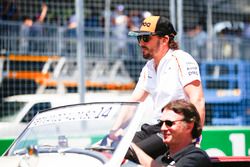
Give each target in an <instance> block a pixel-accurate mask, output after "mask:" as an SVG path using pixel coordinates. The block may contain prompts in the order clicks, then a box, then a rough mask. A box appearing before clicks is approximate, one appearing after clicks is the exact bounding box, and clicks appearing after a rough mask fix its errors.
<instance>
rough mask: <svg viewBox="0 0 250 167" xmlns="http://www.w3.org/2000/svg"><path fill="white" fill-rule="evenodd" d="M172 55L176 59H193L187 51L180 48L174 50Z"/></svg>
mask: <svg viewBox="0 0 250 167" xmlns="http://www.w3.org/2000/svg"><path fill="white" fill-rule="evenodd" d="M172 55H173V56H174V57H176V58H177V59H193V57H192V56H191V55H190V54H189V53H188V52H186V51H184V50H180V49H178V50H174V51H173V52H172Z"/></svg>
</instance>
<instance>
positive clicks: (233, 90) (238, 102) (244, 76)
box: [200, 60, 250, 125]
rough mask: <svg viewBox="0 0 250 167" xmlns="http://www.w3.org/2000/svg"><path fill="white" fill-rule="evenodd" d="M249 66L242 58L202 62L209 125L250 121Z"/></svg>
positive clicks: (244, 123) (237, 123)
mask: <svg viewBox="0 0 250 167" xmlns="http://www.w3.org/2000/svg"><path fill="white" fill-rule="evenodd" d="M249 67H250V63H249V62H246V61H241V60H217V61H212V62H207V61H206V62H204V61H203V62H201V68H200V70H201V76H202V83H203V87H204V94H205V98H206V113H207V119H206V121H207V122H206V123H207V125H246V124H249V123H250V113H249V110H250V96H249V94H248V92H249V90H248V89H247V85H249V84H250V83H249V79H248V78H249V77H250V73H249V70H248V69H249ZM248 87H249V86H248Z"/></svg>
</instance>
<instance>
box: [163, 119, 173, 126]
mask: <svg viewBox="0 0 250 167" xmlns="http://www.w3.org/2000/svg"><path fill="white" fill-rule="evenodd" d="M164 122H165V124H166V125H167V126H169V127H171V126H172V125H173V122H172V121H169V120H166V121H164Z"/></svg>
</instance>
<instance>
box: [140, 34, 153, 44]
mask: <svg viewBox="0 0 250 167" xmlns="http://www.w3.org/2000/svg"><path fill="white" fill-rule="evenodd" d="M150 39H151V35H139V36H137V40H138V43H140V42H141V40H143V42H149V41H150Z"/></svg>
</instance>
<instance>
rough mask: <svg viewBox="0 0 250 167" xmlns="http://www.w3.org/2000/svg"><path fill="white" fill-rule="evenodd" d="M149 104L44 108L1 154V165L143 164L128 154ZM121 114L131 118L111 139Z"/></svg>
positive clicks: (107, 166)
mask: <svg viewBox="0 0 250 167" xmlns="http://www.w3.org/2000/svg"><path fill="white" fill-rule="evenodd" d="M145 107H146V106H145V105H143V103H136V102H96V103H83V104H75V105H68V106H62V107H57V108H53V109H48V110H44V111H41V112H39V113H38V114H37V115H36V116H35V117H34V118H33V119H32V121H31V122H30V123H29V125H28V126H27V127H26V129H25V130H24V131H23V132H22V133H21V135H20V136H19V137H18V138H17V139H16V140H15V141H14V142H13V144H12V145H11V146H10V147H9V148H8V149H7V150H6V152H5V153H4V155H3V156H2V157H0V166H5V167H24V166H32V167H50V166H53V167H54V166H60V167H64V166H72V165H73V166H94V167H99V166H105V167H116V166H123V167H126V166H140V165H138V164H135V163H133V162H131V161H129V160H125V159H124V156H125V154H126V152H127V150H128V148H129V146H130V143H131V140H132V138H133V136H134V134H135V132H136V130H137V128H138V127H139V124H140V122H141V121H140V120H141V119H142V116H143V113H144V111H145V110H146V109H145ZM121 114H127V115H129V118H130V119H128V121H126V124H125V125H124V129H123V132H122V135H121V136H119V137H118V138H117V140H115V141H112V142H110V141H109V140H108V138H107V134H108V133H109V131H110V130H111V128H112V126H113V125H114V123H115V121H116V120H117V119H118V117H119V116H120V115H121Z"/></svg>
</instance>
